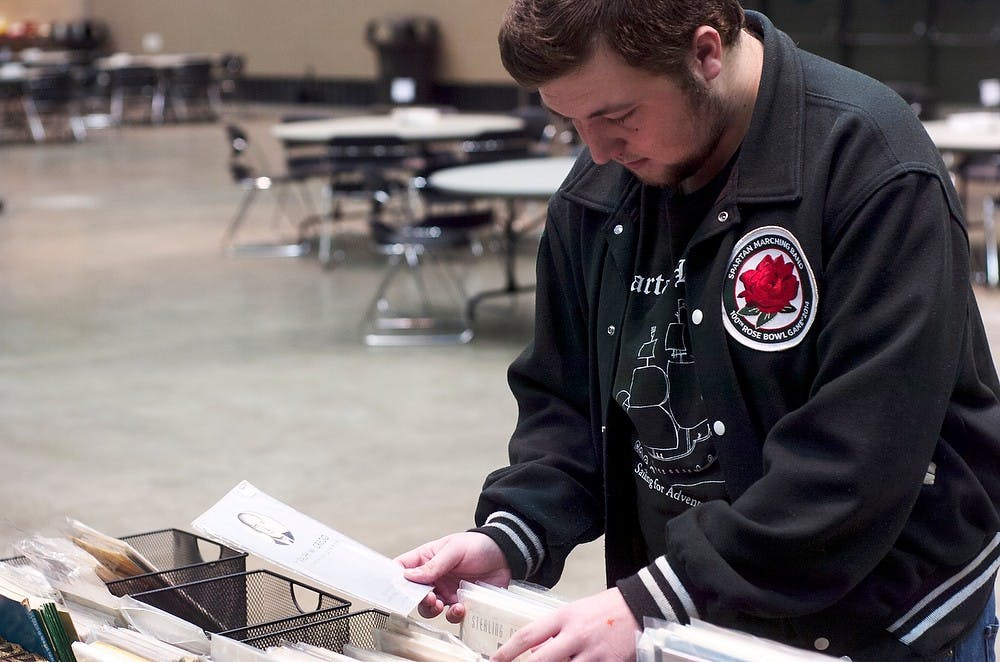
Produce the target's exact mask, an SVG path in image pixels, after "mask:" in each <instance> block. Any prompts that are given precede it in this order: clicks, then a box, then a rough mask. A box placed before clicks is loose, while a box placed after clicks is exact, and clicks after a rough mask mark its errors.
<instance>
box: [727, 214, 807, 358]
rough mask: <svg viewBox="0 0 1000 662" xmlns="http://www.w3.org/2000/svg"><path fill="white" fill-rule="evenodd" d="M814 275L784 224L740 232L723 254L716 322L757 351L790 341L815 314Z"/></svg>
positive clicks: (797, 340)
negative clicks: (723, 277)
mask: <svg viewBox="0 0 1000 662" xmlns="http://www.w3.org/2000/svg"><path fill="white" fill-rule="evenodd" d="M817 300H818V296H817V292H816V278H815V276H814V275H813V272H812V267H810V266H809V262H808V261H807V260H806V256H805V254H804V253H803V251H802V247H801V246H800V245H799V242H798V241H797V240H796V239H795V237H794V236H793V235H792V233H791V232H789V231H788V230H786V229H784V228H781V227H777V226H767V227H763V228H758V229H756V230H754V231H753V232H751V233H749V234H747V235H745V236H744V237H743V238H742V239H740V240H739V241H738V242H737V243H736V247H735V248H733V253H732V255H730V257H729V267H728V268H727V269H726V282H725V284H724V286H723V288H722V322H723V325H724V326H725V327H726V331H728V332H729V335H731V336H732V337H733V338H735V339H736V340H737V341H739V342H740V343H742V344H743V345H746V346H747V347H750V348H751V349H757V350H760V351H763V352H777V351H781V350H783V349H789V348H791V347H795V346H796V345H798V344H799V343H800V342H802V339H803V338H804V337H805V335H806V334H807V333H808V332H809V328H810V327H811V326H812V323H813V320H815V318H816V304H817Z"/></svg>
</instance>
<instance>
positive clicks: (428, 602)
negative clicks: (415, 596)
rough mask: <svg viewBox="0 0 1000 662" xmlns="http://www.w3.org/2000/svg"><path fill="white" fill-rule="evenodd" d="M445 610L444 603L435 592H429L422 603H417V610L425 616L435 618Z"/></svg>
mask: <svg viewBox="0 0 1000 662" xmlns="http://www.w3.org/2000/svg"><path fill="white" fill-rule="evenodd" d="M443 610H444V603H443V602H441V601H440V600H438V598H437V596H436V595H434V592H433V591H432V592H430V593H428V594H427V595H426V596H425V597H424V599H423V600H421V601H420V604H419V605H417V612H419V613H420V615H421V616H423V617H424V618H434V617H436V616H437V615H438V614H440V613H441V612H442V611H443Z"/></svg>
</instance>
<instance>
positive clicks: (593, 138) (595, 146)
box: [576, 122, 625, 165]
mask: <svg viewBox="0 0 1000 662" xmlns="http://www.w3.org/2000/svg"><path fill="white" fill-rule="evenodd" d="M576 130H577V132H578V133H579V134H580V137H581V138H582V139H583V142H584V143H586V144H587V147H589V148H590V158H592V159H593V160H594V163H596V164H598V165H603V164H605V163H607V162H608V161H611V160H612V159H613V158H614V157H615V156H618V155H619V154H621V153H622V152H623V151H624V148H625V145H624V141H622V140H621V139H620V138H616V137H614V136H610V135H608V132H607V131H602V130H601V129H600V128H598V127H595V126H594V125H593V124H590V123H587V124H585V123H583V122H581V123H579V125H578V126H577V127H576Z"/></svg>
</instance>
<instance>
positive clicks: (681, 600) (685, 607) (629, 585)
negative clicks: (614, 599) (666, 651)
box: [617, 556, 699, 625]
mask: <svg viewBox="0 0 1000 662" xmlns="http://www.w3.org/2000/svg"><path fill="white" fill-rule="evenodd" d="M617 585H618V590H619V591H621V593H622V597H623V598H624V599H625V602H626V604H628V606H629V609H631V610H632V614H633V615H634V616H635V620H636V621H637V622H639V623H642V622H643V618H644V617H646V616H652V617H654V618H662V619H664V620H667V621H672V622H675V623H681V624H683V625H687V624H688V623H690V622H691V619H692V618H699V616H698V609H697V608H696V607H695V605H694V602H693V601H692V600H691V597H690V595H688V592H687V589H685V588H684V586H683V585H682V584H681V582H680V579H678V577H677V575H676V574H675V573H674V571H673V569H672V568H671V567H670V564H669V563H667V559H666V558H665V557H663V556H661V557H659V558H657V559H656V561H654V562H653V563H651V564H650V565H648V566H646V567H645V568H643V569H642V570H640V571H639V572H638V573H636V574H634V575H632V576H630V577H626V578H624V579H622V580H620V581H619V582H618V584H617Z"/></svg>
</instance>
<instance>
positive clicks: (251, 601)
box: [132, 570, 351, 641]
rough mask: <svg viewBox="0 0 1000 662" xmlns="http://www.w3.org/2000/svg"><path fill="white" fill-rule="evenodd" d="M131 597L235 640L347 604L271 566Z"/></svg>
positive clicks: (323, 616)
mask: <svg viewBox="0 0 1000 662" xmlns="http://www.w3.org/2000/svg"><path fill="white" fill-rule="evenodd" d="M132 597H133V598H135V599H136V600H138V601H139V602H143V603H145V604H148V605H150V606H152V607H156V608H157V609H162V610H163V611H166V612H169V613H171V614H173V615H174V616H177V617H178V618H181V619H183V620H185V621H188V622H189V623H193V624H195V625H197V626H198V627H200V628H201V629H203V630H205V631H206V632H210V633H212V634H223V635H225V636H227V637H230V638H232V639H236V640H238V641H244V640H246V639H249V638H253V637H261V636H264V635H267V634H270V633H273V632H278V631H282V630H288V629H290V628H295V627H298V626H302V625H306V624H309V623H315V622H319V621H324V620H330V619H331V618H333V617H335V616H340V615H343V614H346V613H347V610H348V609H349V608H350V606H351V603H350V602H348V601H347V600H344V599H343V598H340V597H337V596H335V595H332V594H330V593H326V592H324V591H320V590H318V589H315V588H313V587H311V586H308V585H306V584H303V583H301V582H298V581H295V580H294V579H290V578H288V577H285V576H282V575H279V574H277V573H274V572H271V571H270V570H253V571H251V572H242V573H237V574H233V575H226V576H224V577H213V578H211V579H204V580H201V581H196V582H191V583H188V584H182V585H179V586H166V587H163V588H158V589H155V590H152V591H145V592H142V593H135V594H133V595H132Z"/></svg>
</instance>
